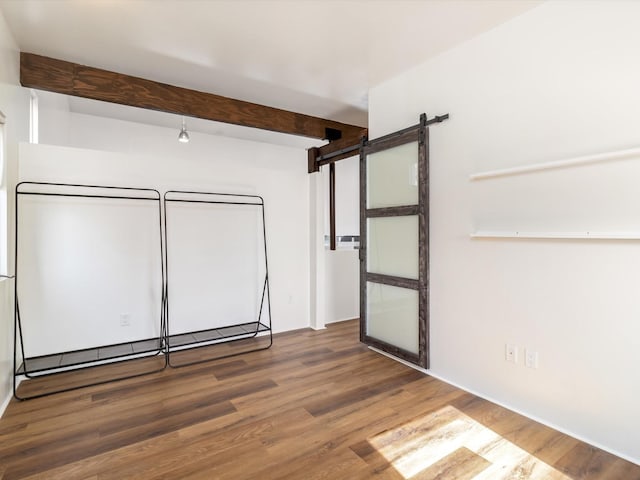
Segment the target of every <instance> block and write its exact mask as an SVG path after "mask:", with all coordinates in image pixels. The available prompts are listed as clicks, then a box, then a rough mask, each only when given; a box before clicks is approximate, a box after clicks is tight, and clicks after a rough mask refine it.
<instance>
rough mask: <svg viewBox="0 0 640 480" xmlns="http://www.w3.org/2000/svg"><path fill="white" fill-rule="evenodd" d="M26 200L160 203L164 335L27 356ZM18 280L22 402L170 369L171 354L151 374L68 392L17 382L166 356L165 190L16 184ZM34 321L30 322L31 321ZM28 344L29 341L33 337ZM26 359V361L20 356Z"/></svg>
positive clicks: (17, 370)
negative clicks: (22, 268)
mask: <svg viewBox="0 0 640 480" xmlns="http://www.w3.org/2000/svg"><path fill="white" fill-rule="evenodd" d="M24 196H47V197H65V198H79V199H83V198H84V199H108V200H109V201H113V200H116V201H117V200H129V201H135V202H155V203H157V205H158V230H157V235H158V244H159V246H160V258H159V259H158V261H159V262H160V265H161V268H160V271H161V275H162V278H161V279H159V280H160V284H161V285H162V287H161V288H162V292H161V300H160V301H161V305H160V309H159V312H160V318H159V320H158V322H159V324H158V327H159V328H158V332H159V335H158V336H157V337H153V338H147V339H144V340H135V341H131V342H126V343H118V344H111V345H101V346H98V347H94V348H86V349H81V350H74V351H66V352H57V353H54V354H49V355H44V356H37V357H27V356H26V355H25V338H24V335H23V318H22V317H21V315H20V298H19V292H18V287H19V283H18V279H19V271H18V265H19V262H18V254H19V250H20V248H19V245H20V236H19V235H20V233H19V228H18V227H19V223H20V222H19V220H20V208H19V206H20V198H21V197H24ZM15 205H16V215H15V239H14V240H15V252H14V254H15V264H16V267H15V269H16V270H15V277H16V286H15V290H14V307H15V319H14V355H13V370H14V382H13V394H14V396H15V398H16V399H18V400H26V399H31V398H38V397H44V396H47V395H51V394H54V393H61V392H66V391H70V390H75V389H78V388H83V387H88V386H94V385H99V384H103V383H108V382H112V381H116V380H124V379H126V378H133V377H138V376H141V375H147V374H150V373H155V372H158V371H161V370H163V369H164V368H166V366H167V364H168V360H167V356H166V355H165V356H164V359H163V361H162V362H159V363H160V365H161V366H160V367H156V366H155V365H154V366H153V368H152V369H150V370H144V371H142V372H138V373H135V374H130V373H128V374H122V375H116V376H114V377H113V378H107V379H100V380H95V381H89V382H87V383H83V384H81V385H73V386H67V387H62V388H54V389H52V390H47V391H45V392H40V391H38V390H36V391H37V393H36V394H34V395H28V396H22V395H20V394H19V392H18V391H17V390H18V389H17V379H18V377H19V376H24V377H26V378H28V379H35V378H41V377H43V376H48V375H57V374H63V373H66V372H68V371H70V370H78V369H87V368H94V367H98V366H104V365H105V364H111V363H117V362H123V361H130V360H138V359H140V358H149V357H152V356H156V355H160V354H164V353H165V336H166V323H165V318H164V315H165V312H166V302H167V298H166V283H165V270H164V268H165V267H164V258H165V252H164V245H163V242H162V210H161V196H160V192H158V191H157V190H154V189H147V188H130V187H116V186H101V185H80V184H66V183H47V182H22V183H19V184H18V185H17V186H16V190H15ZM25 320H27V321H28V319H25ZM27 341H28V339H27ZM19 355H20V358H18V356H19Z"/></svg>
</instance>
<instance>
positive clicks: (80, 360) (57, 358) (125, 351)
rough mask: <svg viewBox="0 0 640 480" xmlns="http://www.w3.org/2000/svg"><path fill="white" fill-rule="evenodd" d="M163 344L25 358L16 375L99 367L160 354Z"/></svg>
mask: <svg viewBox="0 0 640 480" xmlns="http://www.w3.org/2000/svg"><path fill="white" fill-rule="evenodd" d="M163 348H164V346H163V342H162V341H161V340H159V339H155V338H154V339H148V340H138V341H136V342H126V343H117V344H114V345H104V346H100V347H95V348H85V349H82V350H72V351H69V352H63V353H55V354H52V355H42V356H38V357H29V358H26V359H25V360H24V361H23V362H22V363H21V364H20V366H19V367H18V369H17V370H16V373H17V374H18V375H24V374H27V373H29V374H37V373H43V372H49V371H52V370H56V371H59V370H60V369H67V368H69V367H77V366H80V365H90V364H91V365H93V364H96V365H99V364H102V363H105V362H107V361H110V360H116V359H121V358H124V357H131V356H132V355H141V354H145V353H156V354H160V353H162V352H163Z"/></svg>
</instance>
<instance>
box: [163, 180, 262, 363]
mask: <svg viewBox="0 0 640 480" xmlns="http://www.w3.org/2000/svg"><path fill="white" fill-rule="evenodd" d="M163 203H164V255H165V259H164V261H165V265H166V277H165V291H166V298H165V304H164V318H165V328H166V340H167V345H166V352H167V362H168V365H169V366H171V367H174V368H178V367H186V366H189V365H194V364H198V363H204V362H209V361H213V360H218V359H220V358H226V357H232V356H235V355H239V354H243V353H248V352H254V351H259V350H266V349H268V348H270V347H271V345H273V332H272V329H271V295H270V293H269V264H268V262H267V234H266V227H265V214H264V199H263V198H262V197H260V196H258V195H245V194H232V193H216V192H194V191H184V190H169V191H167V192H165V194H164V197H163ZM171 203H182V204H198V205H199V206H201V207H202V206H206V205H207V204H208V205H215V206H226V205H229V206H240V207H243V206H247V207H250V206H253V207H258V208H259V209H260V218H261V223H262V241H263V255H264V271H265V275H264V281H263V283H262V295H261V297H260V307H259V310H258V312H257V318H256V320H255V321H252V322H246V323H239V324H234V325H225V326H223V327H216V328H211V329H205V330H197V331H190V332H180V333H175V334H173V333H172V331H171V326H172V325H173V324H175V322H172V321H171V319H170V315H169V286H170V282H169V280H170V278H171V272H170V269H169V240H168V238H167V232H168V231H169V228H168V227H167V218H168V217H170V215H169V213H168V211H169V209H168V208H167V206H168V204H171ZM243 208H244V207H243ZM265 311H266V316H267V317H268V323H267V322H266V321H263V316H264V315H265ZM260 333H263V334H267V333H268V343H267V344H266V345H265V346H258V347H255V348H252V349H248V350H243V351H239V352H234V353H225V354H222V355H221V356H217V357H213V358H207V359H198V360H195V361H194V360H189V361H186V362H184V363H179V364H177V363H175V361H174V362H172V354H173V353H178V352H182V351H184V350H188V349H192V348H199V347H203V346H208V345H219V344H222V343H229V342H234V341H239V340H244V339H249V338H254V337H257V336H258V334H260Z"/></svg>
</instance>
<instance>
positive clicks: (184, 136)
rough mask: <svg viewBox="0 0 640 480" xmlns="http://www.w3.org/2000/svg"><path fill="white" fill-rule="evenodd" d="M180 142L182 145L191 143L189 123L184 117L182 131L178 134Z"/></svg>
mask: <svg viewBox="0 0 640 480" xmlns="http://www.w3.org/2000/svg"><path fill="white" fill-rule="evenodd" d="M178 141H179V142H180V143H189V133H188V132H187V123H186V122H185V119H184V117H182V130H180V133H179V134H178Z"/></svg>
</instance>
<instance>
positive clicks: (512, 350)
mask: <svg viewBox="0 0 640 480" xmlns="http://www.w3.org/2000/svg"><path fill="white" fill-rule="evenodd" d="M504 359H505V360H506V361H507V362H511V363H518V347H516V346H515V345H512V344H510V343H507V344H506V345H505V348H504Z"/></svg>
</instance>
